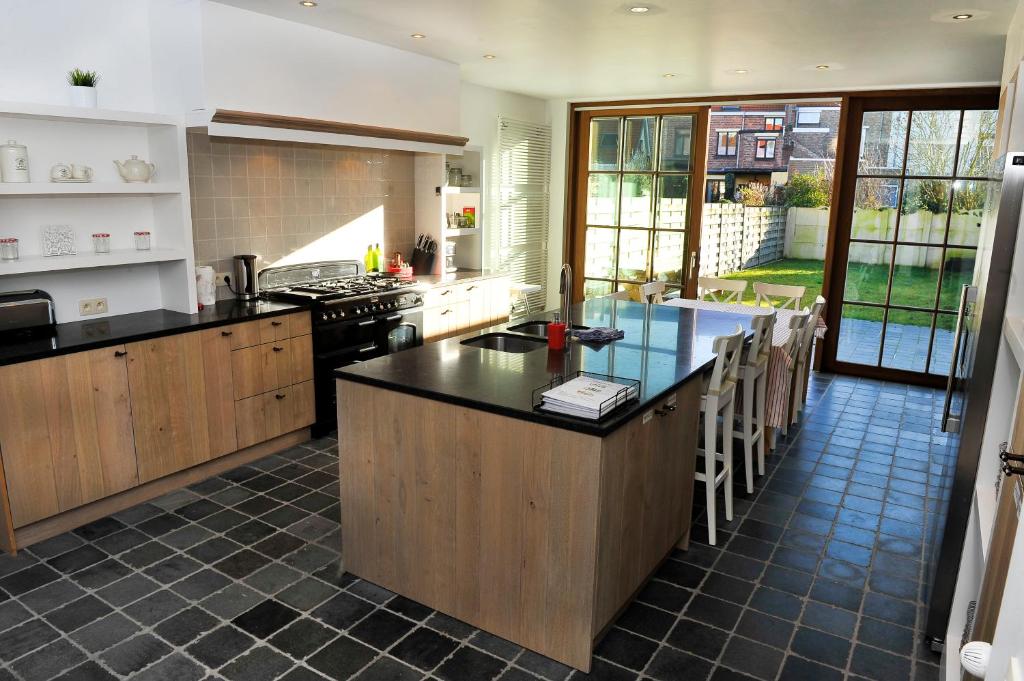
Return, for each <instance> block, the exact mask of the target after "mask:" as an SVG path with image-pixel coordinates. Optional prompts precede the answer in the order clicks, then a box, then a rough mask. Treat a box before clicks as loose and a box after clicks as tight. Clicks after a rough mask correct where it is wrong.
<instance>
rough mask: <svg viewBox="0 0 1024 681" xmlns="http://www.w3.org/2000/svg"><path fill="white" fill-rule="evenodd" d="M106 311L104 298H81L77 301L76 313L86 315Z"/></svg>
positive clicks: (81, 315)
mask: <svg viewBox="0 0 1024 681" xmlns="http://www.w3.org/2000/svg"><path fill="white" fill-rule="evenodd" d="M106 311H107V299H106V298H83V299H82V300H79V301H78V315H79V316H80V317H88V316H89V315H94V314H104V313H106Z"/></svg>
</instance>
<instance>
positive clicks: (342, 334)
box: [313, 317, 387, 437]
mask: <svg viewBox="0 0 1024 681" xmlns="http://www.w3.org/2000/svg"><path fill="white" fill-rule="evenodd" d="M378 327H379V323H378V321H377V320H376V319H374V318H372V317H367V318H365V319H359V320H353V321H344V322H335V323H331V324H319V325H317V326H316V328H315V329H314V334H313V339H314V340H313V352H314V358H315V361H314V364H313V367H314V384H313V385H314V389H315V391H316V424H315V425H314V429H313V430H314V435H315V436H317V437H319V436H321V435H325V434H326V433H328V432H330V431H331V430H332V429H333V428H334V424H335V422H336V418H337V414H336V412H335V409H336V404H337V395H336V393H335V384H334V370H335V369H340V368H341V367H347V366H351V365H353V364H358V363H359V362H365V361H366V360H368V359H373V358H374V357H381V356H383V355H386V354H387V349H386V346H383V345H381V343H380V342H379V339H378V331H377V329H378Z"/></svg>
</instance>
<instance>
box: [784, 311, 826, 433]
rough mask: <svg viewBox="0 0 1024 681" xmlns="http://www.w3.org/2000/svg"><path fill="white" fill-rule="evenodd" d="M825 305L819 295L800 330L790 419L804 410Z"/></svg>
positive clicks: (792, 419) (794, 418)
mask: <svg viewBox="0 0 1024 681" xmlns="http://www.w3.org/2000/svg"><path fill="white" fill-rule="evenodd" d="M824 307H825V299H824V298H823V297H821V296H818V297H817V298H816V299H815V300H814V305H812V306H811V316H810V317H808V319H807V324H806V325H804V328H803V329H802V330H801V332H800V350H799V351H798V352H797V357H796V367H795V371H794V375H793V381H794V382H793V389H792V391H791V392H792V394H791V395H790V400H789V419H790V421H791V422H794V423H795V422H796V420H797V418H798V417H799V416H800V412H801V411H802V410H803V406H804V401H805V399H806V398H805V395H806V393H805V392H804V386H805V385H807V380H808V371H809V368H810V365H811V350H812V349H813V348H814V332H815V331H816V330H817V328H818V320H819V319H820V318H821V311H822V309H824Z"/></svg>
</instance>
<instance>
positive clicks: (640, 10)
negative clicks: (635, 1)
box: [629, 5, 651, 14]
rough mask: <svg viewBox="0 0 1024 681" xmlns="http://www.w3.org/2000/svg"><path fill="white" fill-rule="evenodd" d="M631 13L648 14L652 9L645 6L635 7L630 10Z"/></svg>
mask: <svg viewBox="0 0 1024 681" xmlns="http://www.w3.org/2000/svg"><path fill="white" fill-rule="evenodd" d="M629 11H630V12H632V13H633V14H646V13H648V12H650V11H651V8H650V7H647V6H645V5H634V6H632V7H630V8H629Z"/></svg>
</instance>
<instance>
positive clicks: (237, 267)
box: [231, 255, 260, 300]
mask: <svg viewBox="0 0 1024 681" xmlns="http://www.w3.org/2000/svg"><path fill="white" fill-rule="evenodd" d="M258 257H259V256H256V255H236V256H235V257H234V258H233V261H234V274H233V275H232V277H231V292H232V293H234V294H235V297H237V298H238V299H239V300H253V299H255V298H257V297H258V296H259V295H260V282H259V277H258V276H257V275H258V274H259V273H258V272H257V270H256V259H257V258H258Z"/></svg>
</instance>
